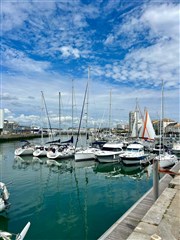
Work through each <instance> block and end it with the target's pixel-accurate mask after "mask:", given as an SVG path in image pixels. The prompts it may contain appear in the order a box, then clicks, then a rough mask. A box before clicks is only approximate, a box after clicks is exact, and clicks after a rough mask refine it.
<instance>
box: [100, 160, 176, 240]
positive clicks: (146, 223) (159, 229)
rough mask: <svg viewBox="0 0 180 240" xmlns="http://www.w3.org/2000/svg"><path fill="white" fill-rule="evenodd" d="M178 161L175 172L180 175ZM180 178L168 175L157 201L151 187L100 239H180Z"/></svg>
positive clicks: (173, 169)
mask: <svg viewBox="0 0 180 240" xmlns="http://www.w3.org/2000/svg"><path fill="white" fill-rule="evenodd" d="M179 169H180V163H179V162H178V163H177V164H176V165H175V166H174V167H173V168H172V169H171V171H174V172H178V171H179ZM179 190H180V176H178V175H177V176H175V177H174V178H172V176H170V175H168V174H165V176H163V177H162V179H161V180H160V181H159V197H158V199H157V200H156V201H155V202H154V192H153V188H151V189H150V190H149V191H148V192H147V193H146V194H145V195H144V196H143V197H142V198H140V199H139V201H137V202H136V203H135V204H134V205H133V206H132V207H131V208H130V209H129V210H128V211H127V212H126V213H125V214H124V215H123V216H122V217H121V218H120V219H118V220H117V221H116V222H115V223H114V224H113V225H112V226H111V227H110V228H109V229H108V230H107V231H106V232H105V233H104V234H103V235H102V236H101V237H100V238H99V240H125V239H128V240H135V239H136V240H142V239H143V240H146V239H149V240H150V239H151V240H161V239H167V240H169V239H180V235H179V229H180V210H179V204H180V191H179Z"/></svg>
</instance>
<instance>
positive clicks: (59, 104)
mask: <svg viewBox="0 0 180 240" xmlns="http://www.w3.org/2000/svg"><path fill="white" fill-rule="evenodd" d="M59 136H60V137H61V92H59Z"/></svg>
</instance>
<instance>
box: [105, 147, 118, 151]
mask: <svg viewBox="0 0 180 240" xmlns="http://www.w3.org/2000/svg"><path fill="white" fill-rule="evenodd" d="M102 150H103V151H113V152H120V151H121V150H122V149H121V148H112V147H103V148H102Z"/></svg>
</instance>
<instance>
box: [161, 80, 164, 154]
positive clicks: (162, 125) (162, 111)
mask: <svg viewBox="0 0 180 240" xmlns="http://www.w3.org/2000/svg"><path fill="white" fill-rule="evenodd" d="M161 94H162V96H161V121H160V124H161V126H160V130H161V133H162V140H161V137H160V140H161V141H162V144H163V153H164V122H163V119H164V81H163V80H162V93H161ZM160 143H161V142H160Z"/></svg>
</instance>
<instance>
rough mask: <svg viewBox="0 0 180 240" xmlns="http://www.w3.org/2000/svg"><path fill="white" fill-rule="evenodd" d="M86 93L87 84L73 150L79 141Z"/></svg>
mask: <svg viewBox="0 0 180 240" xmlns="http://www.w3.org/2000/svg"><path fill="white" fill-rule="evenodd" d="M87 91H88V82H87V84H86V90H85V94H84V100H83V106H82V111H81V117H80V122H79V127H78V133H77V139H76V144H75V149H76V147H77V143H78V140H79V133H80V129H81V122H82V117H83V112H84V105H85V101H86V96H87Z"/></svg>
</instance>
